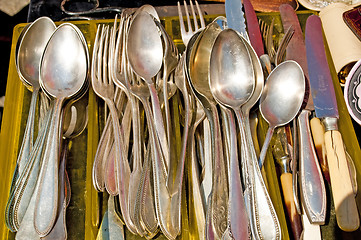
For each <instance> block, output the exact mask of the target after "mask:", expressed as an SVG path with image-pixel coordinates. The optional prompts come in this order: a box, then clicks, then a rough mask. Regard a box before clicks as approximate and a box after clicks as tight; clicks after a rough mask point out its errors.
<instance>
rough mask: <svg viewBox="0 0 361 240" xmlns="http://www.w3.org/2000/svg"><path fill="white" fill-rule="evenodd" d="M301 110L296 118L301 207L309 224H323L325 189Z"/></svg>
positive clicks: (304, 113) (307, 121)
mask: <svg viewBox="0 0 361 240" xmlns="http://www.w3.org/2000/svg"><path fill="white" fill-rule="evenodd" d="M310 114H311V113H310V111H308V110H302V111H301V113H300V115H299V117H298V124H297V125H298V126H299V128H298V129H299V134H298V137H299V141H298V142H299V147H300V148H299V149H302V151H299V154H300V155H299V156H300V158H299V173H300V176H299V177H300V183H301V196H302V201H303V206H304V209H305V211H306V214H307V216H308V217H309V220H310V222H311V223H317V224H324V222H325V218H326V188H325V184H324V180H323V176H322V173H321V169H320V166H319V164H318V159H317V155H316V151H315V148H314V146H313V142H312V137H311V132H310V126H309V116H310Z"/></svg>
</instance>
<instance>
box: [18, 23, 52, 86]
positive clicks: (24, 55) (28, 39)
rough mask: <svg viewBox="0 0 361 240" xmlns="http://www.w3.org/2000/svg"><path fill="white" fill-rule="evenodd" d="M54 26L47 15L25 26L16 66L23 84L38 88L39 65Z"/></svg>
mask: <svg viewBox="0 0 361 240" xmlns="http://www.w3.org/2000/svg"><path fill="white" fill-rule="evenodd" d="M55 28H56V26H55V24H54V22H53V21H52V20H51V19H50V18H48V17H40V18H38V19H37V20H35V21H34V22H33V23H32V24H30V25H27V26H25V28H24V30H25V32H24V33H22V34H23V38H22V39H21V42H20V44H19V49H18V52H17V58H16V67H17V71H18V73H19V76H20V78H21V80H22V81H24V83H25V85H27V86H31V87H33V88H39V86H40V85H39V65H40V61H41V56H42V54H43V51H44V49H45V46H46V44H47V42H48V40H49V38H50V36H51V35H52V34H53V32H54V30H55Z"/></svg>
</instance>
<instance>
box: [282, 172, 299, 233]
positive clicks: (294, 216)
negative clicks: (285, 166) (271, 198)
mask: <svg viewBox="0 0 361 240" xmlns="http://www.w3.org/2000/svg"><path fill="white" fill-rule="evenodd" d="M280 179H281V185H282V192H283V197H284V201H285V204H286V209H287V212H288V216H289V220H290V223H291V228H292V232H293V236H294V238H295V239H299V238H300V236H301V233H302V223H301V218H300V215H298V213H297V210H296V205H295V201H294V199H293V192H292V191H293V189H292V173H282V174H281V176H280Z"/></svg>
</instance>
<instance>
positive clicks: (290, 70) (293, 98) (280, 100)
mask: <svg viewBox="0 0 361 240" xmlns="http://www.w3.org/2000/svg"><path fill="white" fill-rule="evenodd" d="M295 80H298V81H295ZM304 94H305V79H304V75H303V71H302V68H301V67H300V65H299V64H298V63H296V62H295V61H291V60H288V61H285V62H283V63H281V64H280V65H278V66H277V67H276V68H275V69H274V70H273V71H272V72H271V74H270V75H269V76H268V78H267V82H266V84H265V87H264V90H263V93H262V96H261V99H260V108H259V109H260V112H261V114H262V116H263V118H264V119H265V120H266V121H267V122H268V124H269V127H268V130H267V134H266V139H265V141H264V143H263V146H262V150H261V153H260V157H259V166H260V168H262V165H263V162H264V159H265V156H266V153H267V148H268V145H269V143H270V140H271V137H272V135H273V131H274V129H275V128H276V127H278V126H282V125H285V124H287V123H289V122H290V121H291V120H292V119H293V118H294V117H295V116H296V114H297V113H298V111H299V109H300V107H301V104H302V101H303V97H304ZM280 106H282V107H280Z"/></svg>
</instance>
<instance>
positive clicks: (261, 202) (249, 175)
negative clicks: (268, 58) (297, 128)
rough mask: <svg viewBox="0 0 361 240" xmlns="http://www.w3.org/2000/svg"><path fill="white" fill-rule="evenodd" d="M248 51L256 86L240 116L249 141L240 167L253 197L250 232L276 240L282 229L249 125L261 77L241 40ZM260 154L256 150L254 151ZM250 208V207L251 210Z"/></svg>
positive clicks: (258, 65)
mask: <svg viewBox="0 0 361 240" xmlns="http://www.w3.org/2000/svg"><path fill="white" fill-rule="evenodd" d="M244 43H245V45H246V46H247V48H248V51H249V54H250V56H251V59H252V63H253V69H254V74H255V80H256V86H255V89H254V92H253V94H252V96H251V98H250V99H249V100H248V101H247V102H246V103H245V104H243V105H242V107H241V110H242V113H243V114H242V116H243V117H244V120H243V121H244V123H245V127H246V129H245V133H246V140H248V142H247V143H248V148H246V149H245V150H246V151H249V153H248V154H249V156H250V158H249V159H248V161H246V162H245V164H246V165H247V166H245V165H243V166H242V169H244V171H243V174H244V175H243V177H244V181H245V182H249V183H251V184H248V185H246V186H247V188H246V189H245V194H244V195H245V197H246V196H247V195H249V194H251V195H253V196H254V197H251V201H253V203H252V204H251V205H250V206H248V208H249V209H248V212H249V214H250V216H252V217H251V218H250V223H251V230H252V234H253V235H254V236H257V238H261V239H262V238H263V239H279V238H281V226H280V223H279V220H278V217H277V214H276V211H275V209H274V206H273V203H272V201H271V198H270V196H269V194H268V190H267V188H266V184H265V182H264V180H263V177H262V174H261V170H260V168H259V167H258V163H257V161H258V159H257V153H256V147H258V143H257V142H254V141H257V138H255V139H254V138H253V136H252V130H251V129H252V128H251V124H250V111H251V109H252V107H253V106H254V105H255V104H256V103H257V102H258V100H259V98H260V97H261V94H262V91H263V87H264V75H263V70H262V65H261V61H260V59H259V58H258V57H257V53H256V52H255V50H254V49H253V48H252V46H251V45H250V43H248V42H247V41H244ZM257 152H258V153H259V149H257ZM251 207H252V208H251Z"/></svg>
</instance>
